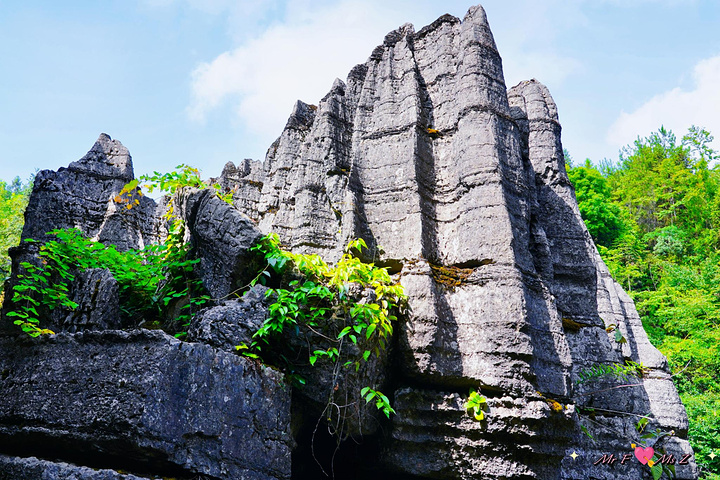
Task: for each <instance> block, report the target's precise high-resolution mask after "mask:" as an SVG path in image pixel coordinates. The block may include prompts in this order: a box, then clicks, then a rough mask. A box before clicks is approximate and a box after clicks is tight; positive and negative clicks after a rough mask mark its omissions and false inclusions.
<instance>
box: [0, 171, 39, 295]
mask: <svg viewBox="0 0 720 480" xmlns="http://www.w3.org/2000/svg"><path fill="white" fill-rule="evenodd" d="M31 190H32V178H31V179H30V180H29V181H28V182H25V183H24V182H22V181H21V180H20V177H15V179H14V180H13V181H12V182H10V183H9V184H8V183H6V182H3V181H0V301H1V299H2V297H3V285H4V283H5V280H7V278H8V277H9V275H10V257H9V256H8V249H9V248H10V247H14V246H16V245H18V244H19V243H20V234H21V233H22V229H23V225H24V224H25V218H24V213H25V207H26V206H27V202H28V198H29V196H30V191H31Z"/></svg>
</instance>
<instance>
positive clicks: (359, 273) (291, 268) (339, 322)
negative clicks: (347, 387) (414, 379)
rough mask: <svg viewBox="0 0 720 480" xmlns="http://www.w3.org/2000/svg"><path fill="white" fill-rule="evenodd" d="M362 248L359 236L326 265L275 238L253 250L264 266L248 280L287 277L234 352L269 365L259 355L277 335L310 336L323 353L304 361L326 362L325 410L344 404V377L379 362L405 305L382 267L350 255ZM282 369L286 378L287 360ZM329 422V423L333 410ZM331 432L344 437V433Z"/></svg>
mask: <svg viewBox="0 0 720 480" xmlns="http://www.w3.org/2000/svg"><path fill="white" fill-rule="evenodd" d="M363 248H367V245H366V244H365V241H364V240H362V239H358V240H355V241H352V242H350V243H349V244H348V246H347V247H346V249H345V253H344V254H343V255H342V257H341V258H340V260H339V261H338V262H337V263H336V264H335V265H332V266H331V265H328V264H327V263H326V262H325V261H324V260H322V258H320V257H319V256H318V255H305V254H298V253H293V252H290V251H288V250H285V249H283V248H282V247H281V245H280V241H279V238H278V236H277V235H275V234H270V235H267V236H265V237H264V238H263V239H262V240H261V241H260V242H259V243H258V244H257V245H256V246H255V247H253V250H255V251H257V252H258V253H260V254H261V255H263V257H264V259H265V260H266V262H267V266H266V268H265V269H264V270H263V271H261V272H260V274H259V275H258V277H256V279H255V280H254V282H253V283H257V282H259V283H266V282H268V281H269V280H270V279H271V278H272V277H273V275H276V276H277V275H280V276H282V277H284V278H293V279H292V280H290V281H289V282H287V284H285V285H283V286H280V287H277V288H270V289H269V290H267V293H266V296H267V298H269V299H271V304H270V306H269V308H268V317H267V319H266V320H265V322H264V323H263V325H262V326H261V327H260V329H259V330H258V331H257V332H256V333H255V334H254V336H253V339H252V342H251V344H250V345H245V344H243V345H239V346H238V347H237V348H238V350H239V351H240V352H241V353H243V354H244V355H247V356H250V357H254V358H263V359H264V360H269V358H268V356H267V355H265V352H266V351H267V350H268V349H272V347H273V345H274V344H275V343H276V342H277V339H278V337H279V336H280V335H281V334H282V333H283V332H285V331H287V330H289V329H293V330H296V331H299V330H300V329H304V330H307V331H309V332H312V333H313V334H314V335H315V336H316V337H317V338H318V339H321V340H322V341H323V342H324V348H316V347H312V346H308V351H307V353H306V355H307V356H306V358H307V363H308V364H309V365H316V364H317V363H318V362H327V363H328V364H329V365H330V370H331V372H332V376H333V378H332V382H331V384H332V385H333V387H332V388H331V392H330V393H329V398H328V410H329V412H330V411H331V410H332V409H333V407H334V408H335V409H336V410H341V407H342V406H339V405H338V404H337V402H336V399H335V395H336V392H337V390H338V386H339V384H340V382H341V381H340V378H341V376H342V372H343V371H348V370H349V371H353V372H356V373H357V372H360V371H361V369H362V368H363V367H364V366H365V365H366V364H367V363H368V362H369V361H371V359H372V358H373V357H374V358H378V357H380V355H381V354H382V352H383V351H385V349H386V348H387V347H388V343H389V342H390V339H391V337H392V333H393V323H394V321H395V320H396V319H397V317H396V314H397V313H398V312H400V311H402V310H403V309H404V308H405V304H406V296H405V294H404V291H403V287H402V286H401V285H400V284H398V283H396V282H394V281H393V279H392V278H391V277H390V274H389V273H388V272H387V269H385V268H380V267H376V266H375V265H373V264H371V263H364V262H362V261H361V260H360V259H359V258H358V256H356V253H359V252H360V251H361V249H363ZM285 366H286V368H287V369H288V370H289V373H290V374H291V375H292V373H293V366H292V362H287V363H286V365H285ZM299 381H300V382H302V381H303V380H302V379H299ZM359 393H360V396H361V397H362V398H363V399H364V400H365V402H367V403H369V402H374V404H375V406H376V407H377V408H378V409H379V410H380V411H381V412H383V413H384V414H385V415H386V416H387V417H389V416H390V414H391V413H394V410H393V409H392V407H391V406H390V400H389V399H388V397H387V396H385V395H384V394H383V393H381V392H380V391H378V390H375V389H373V388H371V386H364V387H362V388H361V389H360V391H359ZM338 407H340V408H338ZM327 420H329V421H332V420H333V415H332V413H328V417H327ZM335 433H336V434H338V435H340V436H342V429H338V430H337V431H336V432H335Z"/></svg>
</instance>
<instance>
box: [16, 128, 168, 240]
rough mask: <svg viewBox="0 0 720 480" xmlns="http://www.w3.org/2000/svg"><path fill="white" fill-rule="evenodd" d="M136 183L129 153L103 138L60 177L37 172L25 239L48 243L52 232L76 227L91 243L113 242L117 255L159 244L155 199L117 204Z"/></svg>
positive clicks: (49, 171)
mask: <svg viewBox="0 0 720 480" xmlns="http://www.w3.org/2000/svg"><path fill="white" fill-rule="evenodd" d="M132 179H133V167H132V158H131V157H130V153H129V152H128V150H127V149H126V148H125V147H124V146H123V145H122V144H121V143H120V142H119V141H117V140H112V139H111V138H110V137H109V136H108V135H106V134H104V133H103V134H101V135H100V137H99V138H98V140H97V142H96V143H95V145H94V146H93V147H92V149H90V151H89V152H88V153H87V155H85V156H84V157H83V158H81V159H80V160H78V161H77V162H72V163H71V164H70V165H69V166H68V167H67V168H61V169H60V170H58V171H57V172H54V171H51V170H42V171H40V172H38V174H37V175H36V176H35V182H34V185H33V193H32V195H31V196H30V202H29V204H28V207H27V210H26V211H25V227H24V229H23V233H22V239H23V240H25V239H27V238H33V239H35V240H40V241H44V240H46V239H48V237H47V235H46V234H47V232H50V231H51V230H55V229H60V228H77V229H79V230H81V231H82V232H84V233H85V234H86V235H88V236H89V237H91V238H95V239H97V240H99V241H101V242H104V243H105V242H107V243H113V244H114V245H116V246H117V247H118V249H119V250H126V249H128V248H139V247H142V246H143V245H146V244H148V243H152V242H153V241H157V238H156V233H155V209H156V204H155V201H154V200H152V199H150V198H147V197H139V198H138V200H139V202H140V204H139V205H138V206H136V207H135V208H132V209H125V208H124V205H122V204H118V203H117V202H115V201H114V198H115V196H116V195H117V194H118V193H119V192H120V190H121V189H122V187H123V186H124V185H125V184H126V183H128V182H129V181H130V180H132Z"/></svg>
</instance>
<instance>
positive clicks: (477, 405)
mask: <svg viewBox="0 0 720 480" xmlns="http://www.w3.org/2000/svg"><path fill="white" fill-rule="evenodd" d="M463 407H464V408H465V410H467V411H468V413H469V414H471V415H472V416H473V418H474V419H475V420H477V421H478V422H481V421H483V420H485V411H487V410H488V406H487V399H486V398H485V397H484V396H482V395H480V392H478V391H477V390H470V395H468V399H467V402H465V405H463Z"/></svg>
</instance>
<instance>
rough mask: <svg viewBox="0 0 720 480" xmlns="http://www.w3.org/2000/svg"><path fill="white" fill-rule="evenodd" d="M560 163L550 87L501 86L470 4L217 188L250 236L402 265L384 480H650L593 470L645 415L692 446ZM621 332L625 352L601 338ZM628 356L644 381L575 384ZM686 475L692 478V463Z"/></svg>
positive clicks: (404, 32)
mask: <svg viewBox="0 0 720 480" xmlns="http://www.w3.org/2000/svg"><path fill="white" fill-rule="evenodd" d="M562 152H563V150H562V145H561V142H560V124H559V121H558V113H557V107H556V105H555V103H554V102H553V100H552V97H551V96H550V94H549V92H548V90H547V88H545V87H544V86H543V85H542V84H540V83H539V82H537V81H535V80H532V81H527V82H522V83H520V84H519V85H517V86H515V87H513V88H512V89H510V90H509V91H507V90H506V86H505V83H504V79H503V73H502V64H501V59H500V56H499V54H498V51H497V48H496V46H495V42H494V40H493V37H492V34H491V32H490V29H489V26H488V23H487V19H486V16H485V12H484V11H483V9H482V8H481V7H479V6H478V7H473V8H471V9H470V11H469V12H468V14H467V15H466V16H465V18H464V19H463V20H462V21H460V20H459V19H457V18H455V17H452V16H449V15H446V16H444V17H441V18H440V19H438V20H437V21H436V22H434V23H433V24H431V25H429V26H427V27H425V28H423V29H421V30H420V31H419V32H415V31H414V29H413V27H412V26H411V25H404V26H402V27H400V28H399V29H398V30H396V31H394V32H391V33H390V34H388V35H387V36H386V37H385V41H384V43H383V44H382V45H380V46H378V47H377V48H376V49H375V50H374V51H373V53H372V55H371V56H370V58H369V60H368V61H367V62H366V63H365V64H362V65H358V66H357V67H355V68H354V69H353V70H352V71H351V72H350V74H349V76H348V79H347V82H342V81H340V80H336V81H335V83H334V85H333V86H332V88H331V90H330V92H329V93H328V94H327V95H326V96H325V97H324V98H323V99H322V100H321V102H320V103H319V105H318V106H317V108H314V107H313V106H310V105H306V104H304V103H302V102H298V103H297V104H296V106H295V108H294V110H293V113H292V115H291V116H290V119H289V120H288V123H287V126H286V127H285V130H284V131H283V133H282V135H281V136H280V137H279V139H278V140H277V141H276V142H275V143H274V144H273V146H272V147H271V149H270V150H269V151H268V154H267V157H266V158H265V162H264V163H263V164H262V165H261V164H254V165H253V164H248V163H247V162H246V163H244V164H243V165H242V166H241V167H237V168H236V167H234V166H233V165H227V166H226V167H225V169H224V171H223V176H222V178H221V181H222V182H223V184H224V185H225V186H226V187H227V188H231V189H234V190H237V191H238V192H239V193H238V194H237V195H236V198H238V200H237V201H236V206H237V207H238V208H239V209H240V210H241V211H244V212H245V213H246V214H247V215H248V216H250V217H251V218H254V219H256V220H257V221H258V224H259V226H260V227H261V229H263V230H265V231H274V232H277V233H279V235H280V237H281V239H282V240H283V241H284V242H285V243H287V244H288V245H290V246H291V247H293V248H295V249H297V250H304V251H309V252H313V253H320V254H325V255H329V256H330V257H333V256H335V257H337V256H338V255H339V252H340V251H341V250H340V249H341V248H342V246H343V245H344V244H345V243H346V241H347V240H348V239H351V238H356V237H362V238H364V239H365V240H366V242H367V243H368V245H370V246H371V247H372V249H373V260H375V261H376V262H378V263H380V264H382V265H387V266H389V267H390V268H392V269H393V271H395V272H398V275H399V277H400V279H401V282H402V284H403V285H404V287H405V289H406V292H407V293H408V295H409V297H410V307H411V312H412V313H411V314H410V316H409V318H407V319H405V321H404V322H403V324H402V325H401V332H400V338H399V346H400V350H401V354H400V355H399V360H398V362H397V366H398V371H397V372H394V373H395V374H394V377H393V378H394V382H395V389H396V390H395V392H394V399H395V402H396V403H395V408H396V410H397V415H396V416H395V417H393V420H392V422H391V426H390V427H389V430H390V434H389V437H388V438H386V439H384V440H382V443H383V445H384V450H383V455H382V459H383V461H384V464H385V468H387V469H388V470H389V471H394V472H396V473H398V474H407V475H416V476H421V477H423V478H484V479H485V478H488V479H489V478H543V479H551V478H563V479H570V478H614V477H616V476H617V475H618V469H622V475H623V478H643V475H647V474H648V472H647V467H644V466H643V465H641V464H640V463H639V462H634V463H632V464H630V463H627V464H625V465H623V466H622V467H618V469H615V470H612V469H607V468H606V469H603V468H595V467H593V466H592V464H591V463H589V459H593V460H594V459H597V458H599V457H600V456H601V455H602V454H603V453H607V452H611V451H616V452H626V453H627V452H630V451H631V449H630V444H631V443H634V442H633V438H634V437H633V436H632V435H631V434H630V433H628V434H627V435H625V436H618V435H617V434H609V433H608V431H609V430H608V429H615V430H617V431H622V432H633V431H634V425H635V423H636V422H637V415H647V414H652V416H653V417H654V419H655V426H659V427H661V428H664V429H667V430H668V431H669V430H674V431H675V433H676V434H677V437H674V438H673V439H672V442H671V443H672V448H670V447H668V448H669V449H670V450H672V449H675V451H676V454H680V453H690V452H691V450H690V449H689V446H688V444H687V442H686V441H685V440H682V438H684V436H685V435H686V432H687V419H686V416H685V414H684V412H683V408H682V405H681V403H680V400H679V398H678V396H677V393H676V392H675V389H674V387H673V385H672V382H671V380H670V378H669V372H668V369H667V363H666V361H665V359H664V358H663V357H662V355H660V354H659V352H658V351H657V350H656V349H655V348H654V347H652V346H651V345H650V343H649V342H648V339H647V335H646V334H645V332H644V331H643V330H642V326H641V323H640V320H639V317H638V315H637V312H636V311H635V309H634V306H633V304H632V301H631V300H630V299H629V298H628V296H627V295H626V294H625V293H624V292H623V291H622V289H621V288H620V286H619V285H618V284H617V283H616V282H614V281H613V280H612V278H610V275H609V273H608V270H607V267H606V266H605V265H604V263H603V262H602V260H601V259H600V257H599V255H598V253H597V250H596V249H595V246H594V245H593V243H592V240H591V238H590V236H589V234H588V232H587V229H586V228H585V226H584V224H583V222H582V220H581V218H580V214H579V211H578V207H577V203H576V201H575V196H574V191H573V189H572V186H571V185H570V183H569V180H568V177H567V174H566V172H565V168H564V159H563V153H562ZM613 325H616V326H617V328H619V330H620V332H621V333H622V335H623V336H624V337H625V338H626V339H627V343H625V344H620V343H617V342H615V341H614V338H613V335H612V334H609V333H608V332H606V328H612V326H613ZM626 359H627V360H633V361H635V362H642V363H643V364H644V365H645V366H647V367H648V368H649V369H650V370H649V373H648V374H647V375H646V378H644V379H643V380H642V382H641V383H642V384H641V385H639V386H636V387H633V388H624V389H612V390H610V391H606V392H597V391H596V390H603V386H605V387H607V386H608V385H607V382H605V383H603V382H599V383H597V384H593V385H587V384H583V385H580V384H579V383H578V380H579V376H578V375H579V373H580V372H581V371H583V370H584V369H588V368H591V367H592V366H593V365H596V364H597V363H604V364H611V363H623V362H624V361H625V360H626ZM610 383H612V382H610ZM470 388H480V390H481V391H482V392H483V393H484V394H485V395H486V396H488V398H489V399H488V404H489V405H490V413H489V415H488V419H487V423H486V424H484V423H483V424H479V423H477V422H473V421H472V420H471V419H468V417H467V416H466V415H465V413H464V411H463V408H462V403H463V401H462V399H463V398H466V396H467V394H468V389H470ZM554 402H555V403H554ZM555 405H563V406H564V405H568V406H570V407H569V408H567V409H566V408H563V409H562V410H561V411H555V409H553V406H555ZM591 408H592V409H594V410H590V409H591ZM590 411H592V412H593V413H592V419H588V413H587V412H590ZM581 427H585V428H586V429H588V431H590V432H594V436H595V438H596V439H597V438H602V439H603V440H602V441H598V440H596V441H591V440H590V439H589V438H588V437H587V436H586V435H584V434H583V433H582V431H581ZM606 430H607V431H606ZM659 445H660V444H658V446H659ZM573 451H576V452H577V453H578V454H579V455H580V458H582V459H583V461H574V460H573V459H572V458H571V457H568V455H569V454H570V453H572V452H573ZM677 470H678V472H677V473H678V478H695V476H696V475H697V472H696V470H695V467H694V465H693V464H690V465H688V466H684V467H678V469H677Z"/></svg>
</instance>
